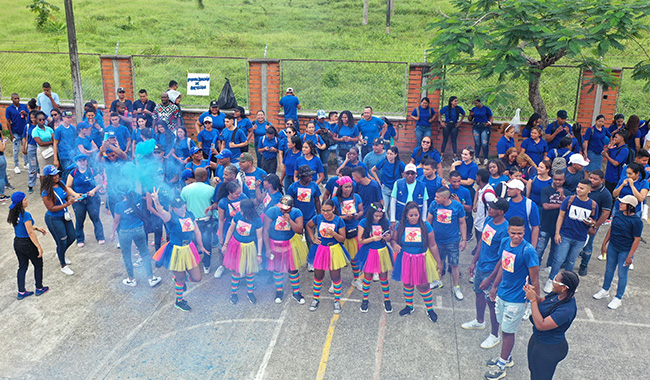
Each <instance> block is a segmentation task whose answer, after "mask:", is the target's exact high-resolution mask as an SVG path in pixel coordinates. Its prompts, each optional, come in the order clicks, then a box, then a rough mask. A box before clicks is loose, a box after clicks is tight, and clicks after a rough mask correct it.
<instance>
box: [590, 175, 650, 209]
mask: <svg viewBox="0 0 650 380" xmlns="http://www.w3.org/2000/svg"><path fill="white" fill-rule="evenodd" d="M626 179H627V176H626V177H622V178H621V180H620V181H618V184H617V185H616V187H619V186H621V184H623V181H625V180H626ZM634 187H635V188H636V190H637V191H639V192H640V191H641V190H643V189H646V190H648V189H650V186H649V183H648V180H647V179H641V178H640V177H639V179H638V180H636V181H634ZM626 195H634V193H633V192H632V189H630V185H625V186H624V187H623V188H622V189H621V193H620V194H619V195H618V199H621V198H623V197H624V196H626ZM618 199H617V200H616V204H615V205H614V210H617V213H618V206H619V204H620V202H619V201H618ZM642 208H643V202H639V204H638V205H636V212H637V213H638V212H641V209H642ZM594 219H596V218H594Z"/></svg>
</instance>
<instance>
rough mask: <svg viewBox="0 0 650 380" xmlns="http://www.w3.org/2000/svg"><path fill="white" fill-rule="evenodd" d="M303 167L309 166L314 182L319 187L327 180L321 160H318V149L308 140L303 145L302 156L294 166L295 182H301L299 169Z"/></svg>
mask: <svg viewBox="0 0 650 380" xmlns="http://www.w3.org/2000/svg"><path fill="white" fill-rule="evenodd" d="M303 165H307V166H309V168H310V169H311V171H312V180H313V181H314V182H316V184H317V185H319V184H321V183H322V182H323V181H324V180H325V174H324V172H325V168H324V167H323V163H322V162H321V160H320V158H318V148H316V145H315V144H314V142H313V141H310V140H307V141H305V142H304V143H303V144H302V156H301V157H298V158H297V159H296V163H295V165H294V168H295V172H294V181H299V180H300V173H299V168H300V167H301V166H303Z"/></svg>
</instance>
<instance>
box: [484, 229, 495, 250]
mask: <svg viewBox="0 0 650 380" xmlns="http://www.w3.org/2000/svg"><path fill="white" fill-rule="evenodd" d="M496 233H497V231H496V230H495V229H494V228H492V226H490V225H489V224H486V225H485V228H484V229H483V238H482V239H483V241H484V242H485V244H487V245H489V246H491V245H492V239H494V235H495V234H496Z"/></svg>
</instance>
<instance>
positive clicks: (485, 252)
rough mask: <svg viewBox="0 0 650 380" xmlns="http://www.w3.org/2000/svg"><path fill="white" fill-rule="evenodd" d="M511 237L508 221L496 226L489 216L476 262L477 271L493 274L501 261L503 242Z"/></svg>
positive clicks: (484, 226)
mask: <svg viewBox="0 0 650 380" xmlns="http://www.w3.org/2000/svg"><path fill="white" fill-rule="evenodd" d="M509 237H510V235H508V221H507V220H504V221H503V223H501V224H496V223H494V219H492V218H490V217H489V216H488V217H487V219H485V224H484V225H483V231H482V234H481V253H480V254H479V256H478V261H477V262H476V269H478V270H480V271H481V272H492V271H493V270H494V267H495V266H496V265H497V264H498V263H499V260H501V251H500V250H499V248H500V247H501V242H502V241H503V240H505V239H507V238H509Z"/></svg>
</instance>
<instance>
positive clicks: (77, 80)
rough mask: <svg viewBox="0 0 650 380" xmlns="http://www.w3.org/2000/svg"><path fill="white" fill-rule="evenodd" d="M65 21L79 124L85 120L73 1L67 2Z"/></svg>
mask: <svg viewBox="0 0 650 380" xmlns="http://www.w3.org/2000/svg"><path fill="white" fill-rule="evenodd" d="M65 21H66V24H67V29H68V54H69V56H70V73H71V74H72V90H73V96H74V111H75V116H76V119H77V123H79V122H81V120H82V119H83V111H84V105H83V100H84V97H83V89H82V87H81V71H80V70H79V51H78V50H77V31H76V29H75V25H74V13H73V10H72V0H65Z"/></svg>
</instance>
